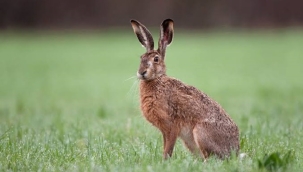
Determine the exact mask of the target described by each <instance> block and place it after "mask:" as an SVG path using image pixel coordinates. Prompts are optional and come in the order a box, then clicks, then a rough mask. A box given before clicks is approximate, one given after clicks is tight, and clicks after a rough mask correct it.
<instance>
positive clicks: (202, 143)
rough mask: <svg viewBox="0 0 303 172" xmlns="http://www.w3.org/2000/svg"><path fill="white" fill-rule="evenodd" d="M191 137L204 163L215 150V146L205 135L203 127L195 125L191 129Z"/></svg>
mask: <svg viewBox="0 0 303 172" xmlns="http://www.w3.org/2000/svg"><path fill="white" fill-rule="evenodd" d="M193 136H194V140H195V143H196V144H197V146H198V147H199V150H200V153H201V156H202V157H203V158H204V161H206V159H207V158H208V157H209V156H210V154H211V153H213V152H214V150H215V149H216V148H215V147H216V144H215V143H213V142H212V138H210V137H209V136H208V135H207V131H206V130H205V128H204V127H203V126H200V125H197V126H196V127H195V128H194V129H193Z"/></svg>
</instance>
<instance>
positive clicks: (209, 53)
mask: <svg viewBox="0 0 303 172" xmlns="http://www.w3.org/2000/svg"><path fill="white" fill-rule="evenodd" d="M155 33H157V34H155V36H156V35H157V36H158V32H155ZM302 38H303V32H299V31H287V30H286V31H276V32H258V33H257V32H255V33H248V32H240V33H236V32H234V33H224V32H217V33H206V34H203V33H191V34H190V33H186V32H182V31H178V30H177V31H176V34H175V39H174V42H173V44H172V45H171V46H170V47H169V48H168V50H167V57H166V63H167V67H168V74H169V75H170V76H173V77H176V78H179V79H180V80H182V81H184V82H185V83H188V84H190V85H194V86H196V87H197V88H199V89H201V90H203V91H204V92H206V93H207V94H208V95H210V96H211V97H212V98H214V99H215V100H217V101H218V102H219V103H220V104H221V105H222V106H223V107H224V108H225V110H226V111H227V112H228V113H229V114H230V115H231V117H232V118H233V119H234V121H235V122H236V123H237V124H238V126H239V128H240V132H241V152H245V153H246V154H247V157H246V158H244V159H243V160H239V159H238V158H237V157H232V158H231V159H230V160H225V161H221V160H218V159H215V158H210V159H209V160H208V162H207V163H202V162H201V160H200V159H197V158H195V157H192V155H191V154H190V153H189V152H188V151H187V150H186V149H185V148H184V147H183V145H182V143H181V142H180V141H178V142H177V145H176V147H175V151H174V154H173V157H172V158H171V159H169V160H168V161H163V160H162V146H163V145H162V136H161V134H160V132H158V131H157V129H155V128H154V127H152V126H151V125H150V124H149V123H148V122H147V121H145V119H144V118H143V117H142V116H141V114H140V109H139V107H138V104H139V103H138V96H139V95H138V81H137V80H136V79H135V78H130V77H133V76H135V73H136V70H137V68H138V65H139V56H140V55H141V54H142V53H143V52H144V49H143V48H141V46H140V45H139V42H138V41H137V39H136V37H135V36H134V34H133V33H132V31H131V29H130V30H127V32H121V31H118V32H117V33H116V32H114V31H112V32H105V33H94V34H88V33H85V34H79V33H73V34H64V33H51V34H47V33H37V34H35V33H27V34H26V33H18V34H13V33H2V34H0V171H266V170H268V171H270V170H272V169H273V170H276V171H277V170H278V171H279V170H280V171H301V170H302V169H303V162H302V159H303V149H302V147H303V99H302V97H303V66H302V64H303V48H302V45H303V39H302ZM129 78H130V79H129ZM271 157H273V158H271ZM285 157H287V158H285Z"/></svg>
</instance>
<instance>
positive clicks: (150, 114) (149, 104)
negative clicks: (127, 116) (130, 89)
mask: <svg viewBox="0 0 303 172" xmlns="http://www.w3.org/2000/svg"><path fill="white" fill-rule="evenodd" d="M166 104H167V103H165V102H163V101H161V100H160V99H157V98H156V97H155V96H146V97H144V96H141V110H142V113H143V115H144V117H145V118H146V119H147V120H148V121H149V122H150V123H152V124H153V125H155V126H159V125H161V124H163V123H165V121H170V116H169V115H168V113H167V109H168V107H167V105H166Z"/></svg>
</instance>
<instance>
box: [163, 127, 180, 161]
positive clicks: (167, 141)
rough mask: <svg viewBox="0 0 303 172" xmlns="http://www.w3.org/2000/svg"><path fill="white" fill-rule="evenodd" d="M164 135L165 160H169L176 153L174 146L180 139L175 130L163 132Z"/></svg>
mask: <svg viewBox="0 0 303 172" xmlns="http://www.w3.org/2000/svg"><path fill="white" fill-rule="evenodd" d="M162 135H163V143H164V147H163V149H164V150H163V158H164V159H167V158H169V157H171V156H172V154H173V151H174V146H175V143H176V140H177V137H178V131H177V130H175V129H171V128H170V129H169V130H165V131H162Z"/></svg>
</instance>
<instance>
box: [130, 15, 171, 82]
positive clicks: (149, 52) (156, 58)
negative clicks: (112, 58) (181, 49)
mask: <svg viewBox="0 0 303 172" xmlns="http://www.w3.org/2000/svg"><path fill="white" fill-rule="evenodd" d="M131 25H132V27H133V29H134V32H135V34H136V35H137V37H138V40H139V42H140V43H141V44H142V46H143V47H145V48H146V53H144V54H143V55H142V56H141V63H140V67H139V70H138V72H137V77H138V78H139V79H142V80H152V79H155V78H157V77H159V76H161V75H163V74H165V73H166V68H165V63H164V58H165V50H166V47H167V46H168V45H169V44H170V43H171V42H172V40H173V34H174V29H173V20H171V19H166V20H164V21H163V22H162V24H161V28H160V38H159V42H158V49H157V50H154V39H153V37H152V35H151V33H150V32H149V30H148V29H147V28H146V27H145V26H144V25H143V24H141V23H139V22H138V21H136V20H131Z"/></svg>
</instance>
